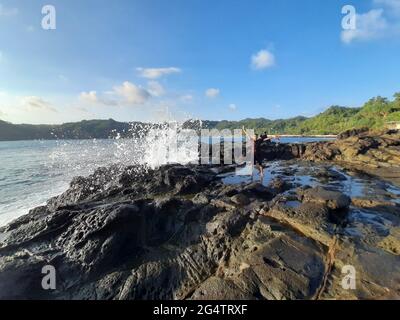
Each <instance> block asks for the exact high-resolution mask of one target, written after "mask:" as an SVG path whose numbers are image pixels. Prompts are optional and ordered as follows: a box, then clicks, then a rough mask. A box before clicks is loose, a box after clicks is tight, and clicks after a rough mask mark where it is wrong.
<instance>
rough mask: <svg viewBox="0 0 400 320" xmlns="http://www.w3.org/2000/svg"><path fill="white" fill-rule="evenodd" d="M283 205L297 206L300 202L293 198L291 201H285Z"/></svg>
mask: <svg viewBox="0 0 400 320" xmlns="http://www.w3.org/2000/svg"><path fill="white" fill-rule="evenodd" d="M285 205H286V206H287V207H289V208H294V209H295V208H298V207H300V205H301V202H300V201H296V200H293V201H286V202H285Z"/></svg>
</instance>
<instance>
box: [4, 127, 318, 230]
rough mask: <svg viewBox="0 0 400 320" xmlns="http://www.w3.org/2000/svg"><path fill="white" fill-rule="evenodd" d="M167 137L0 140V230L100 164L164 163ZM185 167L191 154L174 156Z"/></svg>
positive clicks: (289, 141) (309, 139) (181, 153)
mask: <svg viewBox="0 0 400 320" xmlns="http://www.w3.org/2000/svg"><path fill="white" fill-rule="evenodd" d="M170 139H171V136H170V135H164V136H162V137H161V138H160V136H158V137H149V139H148V140H147V141H143V140H141V141H140V143H138V141H135V140H132V139H116V140H59V141H15V142H0V226H3V225H5V224H7V223H8V222H10V221H12V220H14V219H16V218H17V217H20V216H22V215H24V214H27V213H28V212H29V210H30V209H32V208H35V207H37V206H40V205H43V204H45V203H46V201H47V200H48V199H49V198H51V197H53V196H56V195H58V194H61V193H62V192H64V191H65V190H66V189H67V188H68V186H69V183H70V181H71V180H72V178H73V177H75V176H87V175H89V174H91V173H93V172H94V170H95V169H96V168H98V167H100V166H108V165H111V164H124V165H131V164H145V163H146V164H148V165H150V166H152V167H156V166H158V165H161V164H164V163H166V162H167V160H166V158H165V146H166V145H168V142H169V140H170ZM319 140H324V139H323V138H292V137H291V138H282V139H281V143H294V142H296V143H298V142H311V141H319ZM178 154H179V155H180V157H181V158H180V159H172V162H181V163H187V162H188V161H189V160H190V155H185V152H184V151H183V152H178Z"/></svg>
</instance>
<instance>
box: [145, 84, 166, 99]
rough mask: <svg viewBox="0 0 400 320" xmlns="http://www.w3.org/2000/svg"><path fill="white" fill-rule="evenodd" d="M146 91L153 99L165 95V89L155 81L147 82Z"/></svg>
mask: <svg viewBox="0 0 400 320" xmlns="http://www.w3.org/2000/svg"><path fill="white" fill-rule="evenodd" d="M147 87H148V89H147V91H148V92H149V93H150V94H151V95H152V96H153V97H160V96H162V95H164V94H165V89H164V87H163V86H162V85H161V84H160V83H159V82H157V81H149V82H148V83H147Z"/></svg>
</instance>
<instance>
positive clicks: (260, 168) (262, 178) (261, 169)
mask: <svg viewBox="0 0 400 320" xmlns="http://www.w3.org/2000/svg"><path fill="white" fill-rule="evenodd" d="M259 170H260V181H261V183H263V181H264V167H263V166H262V165H261V164H260V165H259Z"/></svg>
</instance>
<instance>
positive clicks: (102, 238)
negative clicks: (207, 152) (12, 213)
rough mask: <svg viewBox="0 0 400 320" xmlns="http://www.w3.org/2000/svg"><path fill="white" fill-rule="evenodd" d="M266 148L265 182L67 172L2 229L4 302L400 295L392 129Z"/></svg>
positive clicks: (214, 175)
mask: <svg viewBox="0 0 400 320" xmlns="http://www.w3.org/2000/svg"><path fill="white" fill-rule="evenodd" d="M263 157H264V159H265V160H266V165H267V172H269V175H270V176H269V180H268V181H267V182H266V183H264V184H261V183H257V182H251V181H249V180H246V181H239V182H238V181H235V179H236V177H235V176H234V174H233V171H234V169H235V166H195V165H188V166H182V165H166V166H163V167H161V168H159V169H157V170H147V171H146V172H141V171H140V170H139V168H137V167H124V168H121V167H117V166H115V167H111V168H99V169H98V170H96V172H95V173H93V174H92V175H90V176H88V177H86V178H84V177H77V178H75V179H74V180H73V181H72V182H71V185H70V188H69V189H68V190H67V191H66V192H65V193H63V194H62V195H60V196H58V197H55V198H53V199H50V200H49V201H48V203H47V205H46V206H43V207H39V208H35V209H33V210H31V212H30V213H29V214H28V215H26V216H23V217H21V218H19V219H17V220H15V221H13V222H12V223H10V224H9V225H7V226H6V227H3V228H0V299H7V298H8V299H102V300H108V299H278V300H281V299H388V298H396V299H397V298H400V193H398V189H396V187H395V184H396V183H399V181H400V180H399V179H400V177H399V175H400V174H399V173H400V133H399V132H394V131H393V132H392V131H391V132H384V133H381V134H374V135H371V134H370V133H368V132H366V131H362V130H361V131H357V132H348V133H345V134H343V135H342V136H341V137H340V138H339V139H338V140H336V141H333V142H319V143H309V144H304V145H282V144H281V145H279V144H268V143H266V144H265V147H263ZM277 161H278V162H277ZM336 166H338V169H336ZM361 173H362V174H361ZM365 174H368V175H367V176H365ZM371 174H372V175H373V176H377V175H380V176H381V178H382V179H378V178H373V179H372V178H370V175H371ZM353 178H354V179H355V180H352V179H353ZM372 180H374V181H375V180H376V185H377V187H374V188H372V190H371V193H370V194H368V193H366V191H365V190H364V189H368V187H370V185H369V183H371V181H372ZM386 181H391V182H392V183H393V185H391V184H388V183H387V182H386ZM357 183H358V184H359V185H360V186H362V187H361V189H362V190H361V191H359V190H355V191H354V190H350V191H348V189H347V188H349V186H350V188H351V187H352V186H353V188H355V186H356V185H357ZM46 265H51V266H53V267H54V268H55V270H56V274H57V286H56V289H55V290H43V288H42V286H41V281H42V278H43V274H42V268H43V267H44V266H46ZM349 265H350V266H353V267H354V269H355V270H356V288H355V289H354V290H348V289H346V288H344V287H343V285H342V281H343V277H344V275H343V274H342V271H343V267H344V266H349Z"/></svg>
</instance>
